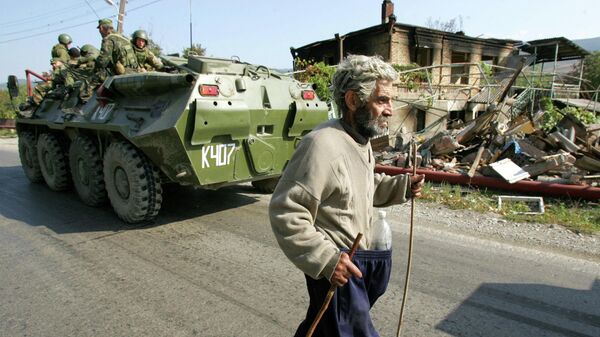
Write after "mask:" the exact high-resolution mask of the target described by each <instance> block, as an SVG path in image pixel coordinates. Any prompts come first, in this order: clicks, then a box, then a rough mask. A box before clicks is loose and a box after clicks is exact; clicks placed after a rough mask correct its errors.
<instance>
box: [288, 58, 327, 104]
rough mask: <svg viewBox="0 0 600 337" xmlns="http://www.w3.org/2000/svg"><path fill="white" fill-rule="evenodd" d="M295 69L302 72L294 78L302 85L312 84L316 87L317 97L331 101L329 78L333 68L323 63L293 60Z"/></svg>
mask: <svg viewBox="0 0 600 337" xmlns="http://www.w3.org/2000/svg"><path fill="white" fill-rule="evenodd" d="M294 63H295V65H296V69H298V70H304V72H300V73H297V74H295V75H294V77H295V78H296V79H297V80H298V81H300V82H303V83H313V84H314V85H315V87H316V89H315V91H316V93H317V96H319V98H320V99H321V100H323V101H330V100H331V99H332V95H331V92H330V91H329V86H331V78H332V77H333V73H335V68H334V67H332V66H329V65H327V64H325V63H324V62H316V63H315V62H314V61H312V60H310V61H309V60H302V59H299V58H297V59H295V60H294Z"/></svg>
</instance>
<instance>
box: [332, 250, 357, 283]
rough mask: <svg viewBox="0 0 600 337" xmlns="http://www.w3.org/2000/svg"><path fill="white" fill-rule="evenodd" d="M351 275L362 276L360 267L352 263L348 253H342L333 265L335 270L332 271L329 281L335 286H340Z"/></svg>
mask: <svg viewBox="0 0 600 337" xmlns="http://www.w3.org/2000/svg"><path fill="white" fill-rule="evenodd" d="M352 275H354V276H356V277H358V278H362V273H361V272H360V269H358V267H357V266H356V265H355V264H354V263H352V260H350V257H349V256H348V254H346V253H342V256H340V260H339V261H338V263H337V264H336V265H335V270H334V271H333V275H332V276H331V279H330V280H329V282H331V284H333V285H335V286H338V287H341V286H343V285H344V284H346V283H347V282H348V279H349V278H350V277H351V276H352Z"/></svg>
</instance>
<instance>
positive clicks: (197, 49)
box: [182, 43, 206, 57]
mask: <svg viewBox="0 0 600 337" xmlns="http://www.w3.org/2000/svg"><path fill="white" fill-rule="evenodd" d="M182 54H183V57H188V56H189V55H190V54H192V55H198V56H204V55H205V54H206V48H202V44H200V43H194V44H193V45H192V47H187V48H185V49H183V52H182Z"/></svg>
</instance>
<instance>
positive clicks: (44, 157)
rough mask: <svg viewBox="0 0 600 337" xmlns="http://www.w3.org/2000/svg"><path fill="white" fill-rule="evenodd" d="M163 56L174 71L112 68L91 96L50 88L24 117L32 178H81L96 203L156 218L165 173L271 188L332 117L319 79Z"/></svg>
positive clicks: (215, 184)
mask: <svg viewBox="0 0 600 337" xmlns="http://www.w3.org/2000/svg"><path fill="white" fill-rule="evenodd" d="M163 61H164V63H165V64H166V65H167V66H168V67H170V68H171V71H170V72H169V73H159V72H148V73H137V74H128V75H119V76H114V77H109V78H108V79H107V80H106V81H105V82H104V83H103V84H102V85H100V86H99V87H98V88H97V89H96V90H95V92H94V93H93V95H92V96H91V98H90V99H89V100H87V101H86V102H85V103H82V102H81V101H80V99H79V97H78V95H77V93H76V92H74V91H71V92H70V93H68V94H67V95H64V96H60V95H59V96H57V95H52V93H50V94H48V95H47V96H46V97H45V98H44V100H43V101H42V102H41V104H40V105H39V106H37V107H36V108H35V110H34V111H33V113H32V115H31V117H28V118H18V119H17V132H18V136H19V155H20V158H21V163H22V166H23V170H24V171H25V174H26V176H27V177H28V179H29V180H30V181H32V182H41V181H45V183H46V184H47V185H48V187H50V188H51V189H53V190H56V191H61V190H66V189H69V188H70V187H71V186H74V187H75V190H76V191H77V193H78V194H79V196H80V197H81V199H82V201H83V202H84V203H85V204H87V205H91V206H98V205H101V204H103V203H105V202H106V201H107V200H109V201H110V203H111V205H112V207H113V208H114V210H115V212H116V213H117V215H118V216H119V217H120V218H121V219H122V220H124V221H126V222H130V223H136V222H142V221H148V220H152V219H153V218H155V217H156V216H157V214H158V212H159V210H160V207H161V202H162V188H161V185H162V184H164V183H178V184H181V185H192V186H196V187H201V188H208V189H216V188H219V187H222V186H226V185H231V184H236V183H241V182H247V181H252V184H253V185H254V186H255V187H257V188H258V189H260V190H263V191H265V192H268V191H272V189H273V188H274V186H275V184H276V182H277V179H278V177H279V176H280V174H281V172H282V170H283V168H284V167H285V165H286V163H287V161H288V160H289V158H290V157H291V155H292V153H293V151H294V149H295V146H296V144H297V142H298V141H299V139H300V138H301V137H302V136H303V135H304V134H306V133H308V132H309V131H310V130H311V129H312V128H313V127H314V126H316V125H317V124H319V123H320V122H322V121H324V120H326V119H327V111H328V109H327V105H326V103H325V102H323V101H321V100H319V99H318V97H317V96H316V94H315V92H314V90H313V88H312V87H311V86H310V85H308V84H302V83H300V82H298V81H296V80H294V79H292V78H290V77H289V76H286V75H284V74H281V73H278V72H276V71H273V70H270V69H268V68H266V67H264V66H255V65H251V64H247V63H242V62H239V61H238V60H227V59H218V58H208V57H197V56H190V57H189V58H188V59H183V58H178V57H164V58H163ZM13 78H14V77H13ZM10 82H11V81H10V80H9V85H10V84H11V83H10ZM12 82H15V81H14V80H13V81H12ZM12 86H13V87H14V86H15V83H13V84H12ZM75 91H76V90H75Z"/></svg>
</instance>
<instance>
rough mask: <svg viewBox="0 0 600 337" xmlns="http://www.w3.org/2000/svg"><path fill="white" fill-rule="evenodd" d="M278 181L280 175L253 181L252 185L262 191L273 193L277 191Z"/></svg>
mask: <svg viewBox="0 0 600 337" xmlns="http://www.w3.org/2000/svg"><path fill="white" fill-rule="evenodd" d="M278 182H279V177H277V178H269V179H264V180H255V181H253V182H252V186H254V188H256V189H257V190H259V191H260V192H262V193H273V191H275V187H277V183H278Z"/></svg>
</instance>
